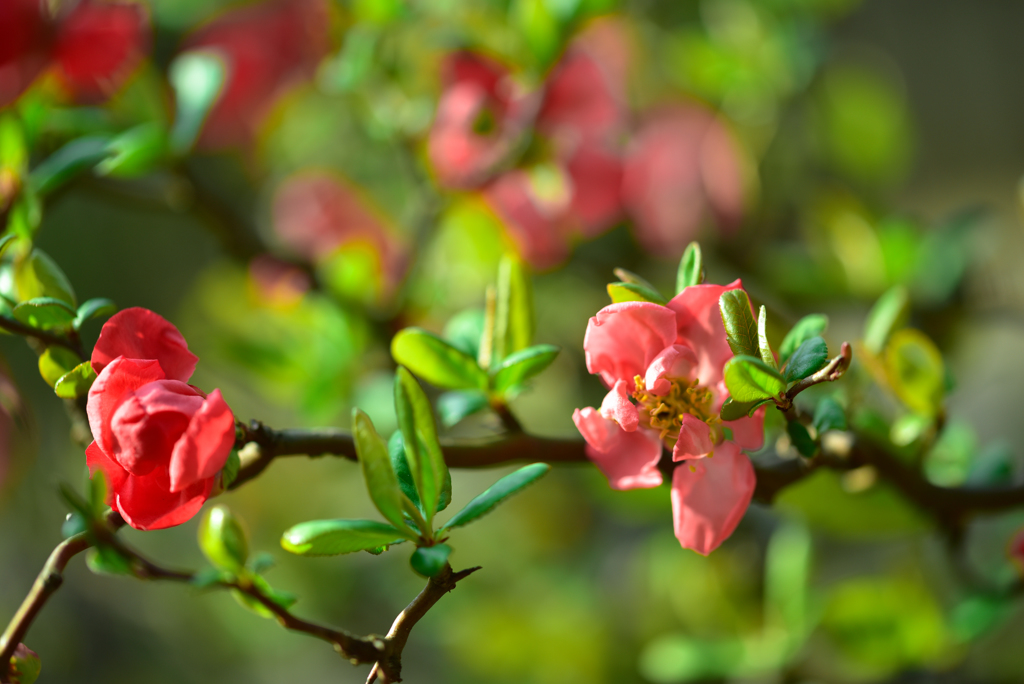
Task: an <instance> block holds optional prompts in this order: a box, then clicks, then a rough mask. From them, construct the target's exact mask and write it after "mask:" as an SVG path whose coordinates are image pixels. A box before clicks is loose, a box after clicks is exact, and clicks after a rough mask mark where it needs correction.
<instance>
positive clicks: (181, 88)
mask: <svg viewBox="0 0 1024 684" xmlns="http://www.w3.org/2000/svg"><path fill="white" fill-rule="evenodd" d="M226 72H227V68H226V66H225V64H224V61H223V59H221V57H220V56H219V55H217V54H216V53H214V52H209V51H203V50H191V51H189V52H185V53H182V54H181V55H179V56H178V57H177V58H175V60H174V61H173V62H171V67H170V69H169V70H168V76H169V80H170V82H171V86H172V87H173V88H174V95H175V101H176V103H177V114H176V116H175V118H174V127H173V128H172V129H171V134H170V147H171V150H172V151H173V152H174V153H175V154H185V153H186V152H188V151H189V150H190V149H192V145H194V144H195V141H196V139H197V138H198V137H199V132H200V131H201V130H202V128H203V123H204V122H205V121H206V115H207V114H209V112H210V109H211V108H212V107H213V104H214V103H215V102H216V101H217V97H218V96H219V95H220V92H221V88H222V86H223V85H224V79H225V76H226Z"/></svg>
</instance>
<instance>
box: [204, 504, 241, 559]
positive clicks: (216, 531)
mask: <svg viewBox="0 0 1024 684" xmlns="http://www.w3.org/2000/svg"><path fill="white" fill-rule="evenodd" d="M198 534H199V548H200V550H202V552H203V555H204V556H206V558H207V560H209V561H210V562H211V563H213V564H214V565H215V566H216V567H218V568H220V569H221V570H227V571H229V572H236V573H237V572H242V571H243V570H245V562H246V561H247V560H248V559H249V539H248V536H247V535H246V533H245V529H244V528H243V527H242V523H241V521H240V520H239V519H238V518H236V517H235V515H234V514H233V513H232V512H231V510H230V509H229V508H228V507H227V506H225V505H223V504H221V505H218V506H214V507H212V508H210V509H209V510H208V511H207V512H206V515H204V516H203V519H202V521H201V522H200V523H199V533H198Z"/></svg>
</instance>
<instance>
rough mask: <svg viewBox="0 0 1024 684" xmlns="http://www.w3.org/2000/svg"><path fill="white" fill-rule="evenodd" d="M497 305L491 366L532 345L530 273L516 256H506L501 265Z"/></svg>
mask: <svg viewBox="0 0 1024 684" xmlns="http://www.w3.org/2000/svg"><path fill="white" fill-rule="evenodd" d="M496 304H497V307H496V309H495V318H494V353H493V355H492V356H491V364H492V365H493V364H496V363H500V362H501V360H502V359H504V358H505V357H506V356H509V355H511V354H515V353H516V352H518V351H520V350H522V349H526V348H527V347H529V346H530V345H531V344H532V343H533V334H534V328H535V325H536V323H535V321H534V312H533V286H532V284H531V283H530V270H529V267H528V266H527V265H526V264H525V263H524V262H523V261H522V260H521V259H519V258H518V257H516V256H513V255H510V254H506V255H504V256H503V257H502V258H501V263H500V264H499V265H498V290H497V302H496Z"/></svg>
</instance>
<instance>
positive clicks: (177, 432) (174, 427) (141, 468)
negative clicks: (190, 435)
mask: <svg viewBox="0 0 1024 684" xmlns="http://www.w3.org/2000/svg"><path fill="white" fill-rule="evenodd" d="M202 405H203V397H202V395H200V394H199V393H198V392H197V391H196V390H195V389H193V388H192V387H191V386H190V385H187V384H185V383H184V382H180V381H178V380H157V381H155V382H150V383H148V384H146V385H143V386H142V387H140V388H139V389H138V390H136V391H135V392H133V393H131V394H129V395H128V396H127V398H125V400H124V401H122V402H121V405H120V406H118V407H117V409H116V410H115V411H114V415H113V416H112V417H111V419H110V430H111V432H112V433H113V436H114V451H113V456H114V458H115V459H116V460H117V462H118V463H120V464H121V466H122V467H123V468H124V469H125V470H127V471H128V472H129V473H131V474H132V475H136V476H141V475H148V474H149V473H150V472H152V471H153V469H154V468H156V467H157V466H166V465H167V463H168V462H169V461H170V458H171V452H172V451H173V449H174V445H175V443H176V442H177V441H178V439H179V438H180V437H181V435H182V434H183V433H184V432H185V430H186V429H187V428H188V426H189V421H190V420H192V416H193V415H194V414H195V413H196V411H198V410H199V409H200V407H201V406H202Z"/></svg>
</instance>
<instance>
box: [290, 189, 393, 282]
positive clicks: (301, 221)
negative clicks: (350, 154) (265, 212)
mask: <svg viewBox="0 0 1024 684" xmlns="http://www.w3.org/2000/svg"><path fill="white" fill-rule="evenodd" d="M273 219H274V231H275V233H276V234H277V236H278V238H280V240H281V242H283V243H284V244H285V245H286V246H287V247H288V248H289V249H290V250H292V251H293V252H295V253H296V254H297V255H299V256H301V257H302V258H304V259H306V260H308V261H311V262H314V263H320V262H323V261H324V260H326V259H328V258H330V257H331V256H332V255H335V254H336V253H337V252H338V250H339V249H342V248H344V247H346V246H349V245H353V244H354V243H359V244H362V245H365V246H367V247H368V248H369V250H370V251H371V252H372V254H373V255H374V258H375V259H376V271H377V274H378V276H379V278H380V279H381V287H382V295H383V296H387V295H388V294H389V293H390V292H391V291H392V290H393V289H394V287H395V286H396V285H397V284H398V282H400V281H401V279H402V277H403V275H404V273H405V262H406V255H405V249H404V246H403V245H402V244H401V242H400V241H399V239H398V238H397V237H396V236H395V235H394V232H393V231H392V228H391V225H390V222H389V221H388V219H387V218H386V217H385V216H384V215H383V214H382V213H380V212H379V211H378V210H377V209H376V208H375V207H374V206H373V205H372V204H371V203H370V201H369V200H368V199H366V198H364V197H363V196H362V195H361V194H360V193H359V191H358V190H357V189H356V188H355V187H354V186H352V185H351V184H349V183H348V182H347V181H346V180H344V179H343V178H342V177H340V176H339V175H338V174H335V173H331V172H329V171H303V172H300V173H298V174H296V175H294V176H292V177H290V178H288V179H287V180H285V181H284V182H283V183H282V184H281V186H280V187H279V188H278V190H277V193H276V194H275V196H274V205H273Z"/></svg>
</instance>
